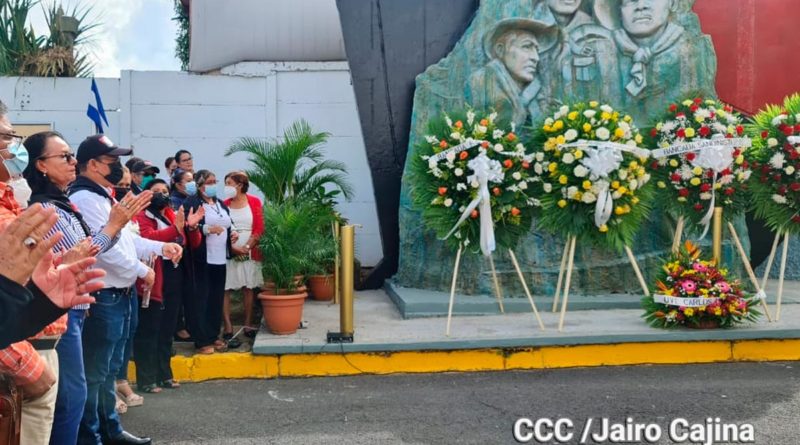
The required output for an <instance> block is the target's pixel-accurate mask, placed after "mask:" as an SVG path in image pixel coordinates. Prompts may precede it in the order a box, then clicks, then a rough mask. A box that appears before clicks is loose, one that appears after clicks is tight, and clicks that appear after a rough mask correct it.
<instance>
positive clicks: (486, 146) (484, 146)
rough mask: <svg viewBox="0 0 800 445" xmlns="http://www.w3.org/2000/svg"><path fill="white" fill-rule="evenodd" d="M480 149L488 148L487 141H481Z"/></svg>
mask: <svg viewBox="0 0 800 445" xmlns="http://www.w3.org/2000/svg"><path fill="white" fill-rule="evenodd" d="M481 147H483V148H489V141H483V142H481Z"/></svg>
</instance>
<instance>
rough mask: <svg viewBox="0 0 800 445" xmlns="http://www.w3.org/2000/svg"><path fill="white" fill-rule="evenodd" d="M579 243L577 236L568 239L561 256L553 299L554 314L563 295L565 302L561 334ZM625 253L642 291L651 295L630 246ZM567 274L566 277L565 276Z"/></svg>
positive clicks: (562, 308)
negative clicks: (576, 246) (576, 248)
mask: <svg viewBox="0 0 800 445" xmlns="http://www.w3.org/2000/svg"><path fill="white" fill-rule="evenodd" d="M577 242H578V237H577V236H571V237H568V238H567V244H566V245H565V246H564V254H563V255H562V256H561V268H560V269H559V271H558V283H557V284H556V294H555V296H554V297H553V312H556V310H557V309H558V302H559V299H560V297H561V294H562V284H563V295H564V301H563V302H562V303H561V316H560V317H559V319H558V330H559V332H561V331H563V330H564V318H565V316H566V314H567V302H568V301H569V288H570V284H571V282H572V269H573V267H574V265H575V245H576V244H577ZM625 253H627V255H628V260H629V261H630V262H631V266H632V267H633V271H634V272H635V273H636V278H637V279H638V280H639V285H640V286H642V291H643V292H644V294H645V295H647V296H649V295H650V290H649V289H648V288H647V283H646V282H645V280H644V275H642V271H641V270H640V269H639V263H638V262H637V261H636V256H635V255H634V254H633V251H632V250H631V248H630V247H629V246H625ZM565 274H566V277H565V276H564V275H565Z"/></svg>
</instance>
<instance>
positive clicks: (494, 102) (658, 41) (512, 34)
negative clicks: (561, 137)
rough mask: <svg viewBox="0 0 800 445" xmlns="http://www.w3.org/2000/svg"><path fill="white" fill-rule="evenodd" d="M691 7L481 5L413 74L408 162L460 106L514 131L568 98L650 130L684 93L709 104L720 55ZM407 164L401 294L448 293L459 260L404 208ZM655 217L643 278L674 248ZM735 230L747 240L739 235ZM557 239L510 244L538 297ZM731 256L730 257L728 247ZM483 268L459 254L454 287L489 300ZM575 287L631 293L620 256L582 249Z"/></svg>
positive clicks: (510, 282) (553, 262) (634, 2)
mask: <svg viewBox="0 0 800 445" xmlns="http://www.w3.org/2000/svg"><path fill="white" fill-rule="evenodd" d="M692 4H693V0H483V1H482V2H481V5H480V8H479V10H478V12H477V14H476V16H475V18H474V19H473V22H472V24H471V25H470V26H469V28H468V29H467V31H466V32H465V33H464V35H463V36H462V37H461V39H460V40H459V42H458V43H457V44H456V46H455V48H454V49H453V51H452V52H451V53H450V54H449V55H448V56H447V57H445V58H444V59H442V60H441V61H440V62H439V63H437V64H436V65H433V66H430V67H428V69H427V70H426V71H425V72H424V73H423V74H421V75H419V76H418V77H417V80H416V92H415V95H414V111H413V115H412V123H411V135H410V144H409V145H410V147H409V159H411V157H412V156H418V154H417V153H416V148H415V145H416V144H417V143H419V141H420V139H421V138H423V137H424V136H425V131H426V126H427V123H428V121H429V120H430V119H431V118H433V117H435V116H437V115H439V114H440V113H442V112H446V111H448V110H459V109H463V108H465V107H467V106H471V107H473V108H475V109H489V108H493V109H495V110H496V111H497V112H498V114H499V116H500V117H501V118H503V119H506V120H507V121H510V122H513V123H514V124H515V125H517V126H518V128H519V126H520V125H526V124H532V123H537V124H538V122H540V121H541V120H542V119H543V116H544V115H545V114H547V113H548V112H549V111H550V110H552V108H553V107H556V106H558V105H559V104H563V103H572V102H576V101H588V100H598V101H601V102H604V103H608V104H610V105H612V106H614V107H615V108H617V109H620V110H622V111H625V112H627V113H629V114H631V115H632V116H634V118H635V122H636V123H637V125H638V126H639V127H640V128H641V127H646V126H648V125H649V124H650V123H651V122H652V120H653V119H655V118H658V117H660V116H661V115H662V114H663V113H664V111H665V110H666V107H667V106H668V105H669V103H670V102H672V101H675V100H679V99H681V98H684V97H687V96H689V95H690V94H695V93H698V94H703V95H705V96H708V97H716V92H715V90H714V79H715V76H716V69H717V68H716V66H717V63H716V56H715V53H714V48H713V46H712V43H711V38H710V37H709V36H707V35H704V34H703V33H702V31H701V30H700V23H699V20H698V18H697V16H696V15H695V14H694V12H692V10H691V7H692ZM407 172H408V162H407V164H406V174H404V179H403V189H402V195H401V204H400V266H399V271H398V273H397V275H396V276H395V283H396V284H398V285H399V286H401V287H412V288H421V289H430V290H437V291H444V290H449V287H450V280H451V278H452V272H453V263H454V259H455V253H454V252H452V251H450V250H449V249H448V248H447V247H446V246H445V244H444V243H442V242H440V241H439V240H437V239H436V238H435V236H434V235H433V233H432V232H430V231H428V230H427V229H425V227H424V226H423V222H422V219H421V217H420V214H419V213H418V212H416V211H415V210H414V209H412V208H411V200H410V199H409V188H410V184H409V183H408V182H407V176H408V175H407ZM672 226H673V224H670V223H669V221H667V220H666V218H665V217H664V216H663V214H662V213H661V212H654V213H653V216H652V217H651V223H650V224H649V225H648V226H647V227H645V228H643V229H642V232H641V233H640V235H639V237H638V239H637V241H636V243H635V244H634V245H633V246H632V248H633V249H634V251H635V252H636V253H637V255H638V258H639V261H640V264H641V265H642V266H643V267H644V269H645V272H646V275H648V276H651V275H652V274H647V271H652V270H653V269H654V268H657V267H660V264H661V257H662V256H663V255H665V254H666V253H667V250H666V249H668V248H669V246H670V245H671V241H672V238H671V237H672ZM740 233H746V232H745V231H743V232H740ZM564 241H565V240H562V239H558V238H556V237H553V236H551V235H548V234H546V233H542V232H541V231H540V230H538V229H537V228H536V223H535V221H534V227H533V230H532V232H531V233H530V234H529V235H528V236H527V237H526V238H525V239H523V240H522V241H521V242H520V244H519V246H518V247H517V248H516V249H515V253H516V255H517V257H518V259H519V260H520V263H521V267H522V269H523V270H524V272H525V274H526V278H527V279H528V281H529V284H530V285H531V287H532V288H533V291H534V292H536V293H537V294H541V293H549V292H552V291H553V290H554V288H555V284H556V280H557V277H558V270H559V264H560V262H561V257H562V252H563V248H564ZM727 250H728V253H727V254H726V256H727V257H728V259H729V260H730V261H732V259H733V258H732V257H731V254H730V250H729V249H727ZM495 261H496V262H498V263H499V264H498V268H499V270H498V272H499V273H500V275H501V280H502V283H503V287H504V288H505V289H506V295H509V294H511V295H522V292H521V288H520V287H519V286H518V284H517V280H516V274H515V272H514V269H513V267H512V265H511V262H510V260H509V258H508V254H507V252H500V251H498V252H495ZM488 269H489V265H488V262H487V261H486V259H484V258H483V257H482V256H480V255H467V256H466V258H464V259H462V265H461V272H460V274H459V282H458V289H459V291H460V292H461V293H465V294H490V293H491V289H492V287H491V279H490V276H489V274H488V272H487V271H488ZM576 270H577V276H575V275H573V291H577V292H579V293H585V294H608V293H620V292H637V293H640V292H641V290H640V288H639V287H638V284H637V280H636V277H635V275H634V273H633V270H632V268H631V267H630V264H629V263H628V261H627V259H626V258H625V257H624V255H623V254H617V253H615V252H607V251H601V250H599V249H596V248H593V247H591V246H582V247H581V246H579V248H578V251H577V253H576Z"/></svg>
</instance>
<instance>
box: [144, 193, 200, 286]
mask: <svg viewBox="0 0 800 445" xmlns="http://www.w3.org/2000/svg"><path fill="white" fill-rule="evenodd" d="M147 212H148V211H147V210H143V211H142V212H140V213H139V214H138V215H136V216H135V217H134V221H136V223H137V224H139V234H140V235H141V236H142V238H147V239H151V240H155V241H161V242H165V243H175V242H178V237H179V236H180V237H182V238H183V248H184V249H186V247H187V243H191V245H192V246H197V245H199V244H200V232H199V231H197V230H195V231H189V230H184V231H183V232H184V233H181V231H179V230H178V228H177V227H175V226H174V225H171V226H169V227H165V228H163V229H159V228H158V222H157V220H156V219H155V218H152V217H150V215H148V214H147ZM164 213H165V215H164V216H166V218H167V220H168V221H169V222H171V223H174V222H175V212H174V211H173V210H172V208H170V207H167V208H166V210H165V212H164ZM186 235H188V238H187V236H186ZM161 264H162V260H161V259H158V260H156V262H155V265H154V266H153V271H154V272H155V273H156V281H155V284H153V289H151V290H150V299H151V300H153V301H158V302H163V301H164V292H163V286H164V276H163V273H162V266H161ZM170 267H172V266H170ZM136 291H137V292H138V294H139V296H140V297H141V296H142V295H144V285H143V281H142V280H141V279H138V280H136Z"/></svg>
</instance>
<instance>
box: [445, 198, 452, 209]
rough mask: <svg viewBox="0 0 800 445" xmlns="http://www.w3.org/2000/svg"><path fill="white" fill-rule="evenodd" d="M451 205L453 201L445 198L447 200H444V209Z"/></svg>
mask: <svg viewBox="0 0 800 445" xmlns="http://www.w3.org/2000/svg"><path fill="white" fill-rule="evenodd" d="M451 205H453V200H452V199H450V198H447V199H445V200H444V206H445V207H450V206H451Z"/></svg>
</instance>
